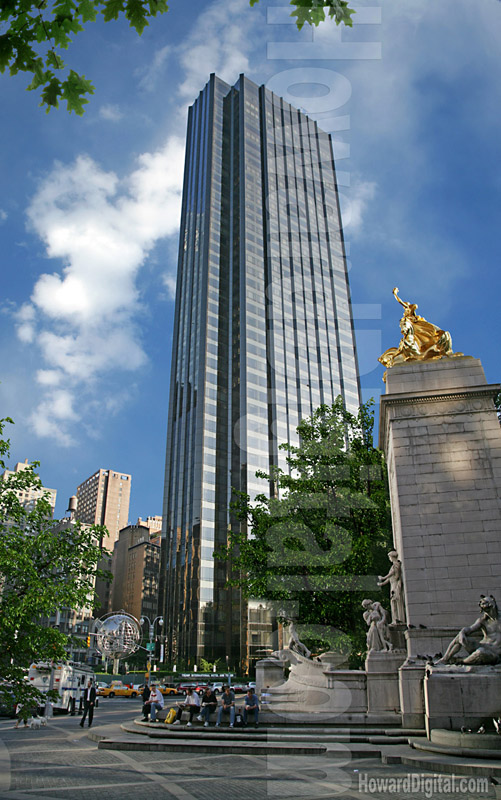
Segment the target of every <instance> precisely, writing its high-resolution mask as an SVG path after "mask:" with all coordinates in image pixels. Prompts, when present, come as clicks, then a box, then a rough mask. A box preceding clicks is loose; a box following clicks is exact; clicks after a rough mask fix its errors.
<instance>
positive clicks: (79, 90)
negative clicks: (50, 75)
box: [61, 70, 94, 116]
mask: <svg viewBox="0 0 501 800" xmlns="http://www.w3.org/2000/svg"><path fill="white" fill-rule="evenodd" d="M61 86H62V98H63V99H64V100H66V105H67V108H68V111H69V112H70V113H71V112H72V111H74V112H75V114H78V115H79V116H81V115H82V114H83V113H84V110H85V109H84V104H86V103H88V102H89V101H88V100H87V98H86V97H85V95H86V94H94V87H93V85H92V82H91V81H89V80H86V78H85V76H84V75H78V73H77V72H75V71H74V70H70V74H69V76H68V78H67V79H66V80H65V81H63V82H62V84H61Z"/></svg>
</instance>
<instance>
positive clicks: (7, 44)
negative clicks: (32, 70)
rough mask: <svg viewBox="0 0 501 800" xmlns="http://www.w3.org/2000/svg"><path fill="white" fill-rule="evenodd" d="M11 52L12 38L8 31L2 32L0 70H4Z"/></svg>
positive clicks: (0, 39)
mask: <svg viewBox="0 0 501 800" xmlns="http://www.w3.org/2000/svg"><path fill="white" fill-rule="evenodd" d="M13 52H14V47H13V45H12V40H11V38H10V36H9V34H8V33H4V34H3V36H0V72H5V69H6V67H7V66H8V65H9V61H10V59H11V58H12V54H13Z"/></svg>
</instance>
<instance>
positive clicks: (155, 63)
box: [136, 45, 172, 92]
mask: <svg viewBox="0 0 501 800" xmlns="http://www.w3.org/2000/svg"><path fill="white" fill-rule="evenodd" d="M171 51H172V47H171V46H170V45H165V47H161V48H160V49H159V50H156V51H155V53H154V55H153V59H152V60H151V62H150V63H149V64H147V65H146V66H145V67H143V68H141V70H138V71H137V72H136V75H138V76H139V77H140V80H139V86H140V87H141V89H144V91H146V92H153V91H154V90H155V88H156V83H157V80H158V78H159V77H160V76H161V75H162V72H163V69H164V66H165V65H166V63H167V59H168V57H169V54H170V53H171Z"/></svg>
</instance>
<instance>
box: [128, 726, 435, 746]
mask: <svg viewBox="0 0 501 800" xmlns="http://www.w3.org/2000/svg"><path fill="white" fill-rule="evenodd" d="M121 728H122V730H123V731H125V732H126V733H131V734H136V735H143V736H149V737H151V738H161V739H168V740H173V739H174V740H179V739H189V740H190V741H196V740H201V739H203V740H206V741H216V740H219V741H225V740H226V741H228V740H229V739H231V741H235V740H238V739H244V740H245V741H267V742H290V743H298V742H312V743H316V742H330V743H336V742H337V743H343V744H349V743H359V744H360V743H367V744H372V745H380V744H386V745H399V744H407V741H408V737H409V736H410V735H414V736H416V734H417V735H418V736H423V737H424V736H425V732H424V731H420V730H415V729H408V731H405V730H401V731H394V730H390V731H384V730H381V729H368V730H366V731H364V732H362V731H353V730H350V729H338V730H336V729H333V728H330V729H325V728H319V729H311V728H307V727H305V728H304V729H303V730H297V729H293V730H277V729H273V728H270V727H265V726H263V727H260V728H258V729H255V728H253V727H249V728H229V727H228V726H224V727H223V726H221V727H218V728H216V727H215V726H211V727H209V728H202V727H200V726H196V725H193V726H192V727H189V728H188V727H187V726H186V725H175V726H164V725H162V726H160V725H158V724H156V723H155V724H154V723H145V722H142V721H139V722H138V721H135V722H125V723H123V724H122V725H121Z"/></svg>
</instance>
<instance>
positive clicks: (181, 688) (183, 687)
mask: <svg viewBox="0 0 501 800" xmlns="http://www.w3.org/2000/svg"><path fill="white" fill-rule="evenodd" d="M197 686H198V684H197V683H195V682H194V681H185V682H184V683H178V684H177V686H176V691H177V693H178V694H186V692H187V690H188V689H196V687H197Z"/></svg>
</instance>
